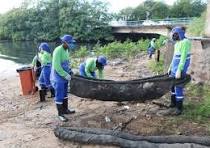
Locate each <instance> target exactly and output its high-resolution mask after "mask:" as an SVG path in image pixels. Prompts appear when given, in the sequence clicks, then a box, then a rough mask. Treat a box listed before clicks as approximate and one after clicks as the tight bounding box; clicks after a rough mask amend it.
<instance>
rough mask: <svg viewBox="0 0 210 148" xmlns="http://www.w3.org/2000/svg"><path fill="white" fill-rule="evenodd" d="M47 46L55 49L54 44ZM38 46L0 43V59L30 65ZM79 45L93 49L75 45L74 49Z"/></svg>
mask: <svg viewBox="0 0 210 148" xmlns="http://www.w3.org/2000/svg"><path fill="white" fill-rule="evenodd" d="M49 44H50V47H51V48H52V49H54V48H55V43H53V42H52V43H49ZM38 45H39V43H35V42H32V41H27V42H0V59H5V60H10V61H13V62H15V63H17V64H30V63H31V62H32V59H33V57H34V55H35V54H36V52H37V49H38ZM81 45H85V46H87V48H88V49H91V48H92V47H93V44H77V46H76V47H77V48H79V47H80V46H81ZM2 62H3V61H2V60H1V63H2Z"/></svg>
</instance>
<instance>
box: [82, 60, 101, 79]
mask: <svg viewBox="0 0 210 148" xmlns="http://www.w3.org/2000/svg"><path fill="white" fill-rule="evenodd" d="M96 60H97V59H96V58H89V59H87V60H86V62H85V73H86V75H87V77H92V75H91V72H95V71H96V70H98V78H99V79H103V78H104V75H103V70H99V69H98V68H97V67H96Z"/></svg>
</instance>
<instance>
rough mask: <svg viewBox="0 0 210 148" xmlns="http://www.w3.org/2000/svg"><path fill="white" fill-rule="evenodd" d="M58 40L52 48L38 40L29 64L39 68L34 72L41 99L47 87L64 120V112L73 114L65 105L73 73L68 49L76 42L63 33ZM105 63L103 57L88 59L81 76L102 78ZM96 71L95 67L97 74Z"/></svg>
mask: <svg viewBox="0 0 210 148" xmlns="http://www.w3.org/2000/svg"><path fill="white" fill-rule="evenodd" d="M60 39H61V42H60V45H58V46H57V47H56V48H55V49H54V51H52V50H51V48H50V46H49V45H48V44H47V43H45V42H44V43H41V44H40V46H39V51H38V54H37V55H36V56H35V57H34V60H33V62H32V64H33V66H34V69H35V71H37V72H39V71H40V74H37V76H38V82H39V86H40V89H39V94H40V101H44V100H45V96H46V93H47V90H50V92H51V97H54V101H55V104H56V108H57V111H58V117H59V119H60V120H61V121H64V122H65V121H68V119H67V118H66V117H65V114H71V113H75V110H74V109H72V108H68V85H69V82H70V80H71V76H72V74H73V72H72V70H71V66H70V59H69V49H73V48H74V47H75V43H76V41H75V40H74V39H73V37H72V36H71V35H64V36H63V37H61V38H60ZM37 63H40V64H37ZM105 65H107V59H106V57H105V56H98V57H96V58H89V59H87V60H86V61H85V62H84V63H81V64H80V67H79V70H80V75H81V76H83V77H90V78H99V79H103V69H104V66H105ZM38 66H39V67H38ZM96 70H98V75H97V74H96Z"/></svg>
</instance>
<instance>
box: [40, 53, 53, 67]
mask: <svg viewBox="0 0 210 148" xmlns="http://www.w3.org/2000/svg"><path fill="white" fill-rule="evenodd" d="M39 58H40V62H41V64H42V66H46V65H48V64H51V63H52V56H51V54H50V53H48V52H46V51H41V54H40V55H39Z"/></svg>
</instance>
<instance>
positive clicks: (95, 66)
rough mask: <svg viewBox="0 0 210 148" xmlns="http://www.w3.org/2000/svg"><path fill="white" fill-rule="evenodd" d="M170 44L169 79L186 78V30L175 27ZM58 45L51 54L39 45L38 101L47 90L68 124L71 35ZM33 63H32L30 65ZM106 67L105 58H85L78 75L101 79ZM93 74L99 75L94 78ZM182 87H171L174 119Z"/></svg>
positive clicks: (189, 46) (150, 54) (188, 59)
mask: <svg viewBox="0 0 210 148" xmlns="http://www.w3.org/2000/svg"><path fill="white" fill-rule="evenodd" d="M171 36H172V40H173V41H175V42H176V43H175V45H174V47H175V50H174V56H173V59H172V62H171V65H170V67H169V70H168V74H169V75H170V76H171V77H174V78H176V79H180V78H182V77H184V76H185V75H186V72H187V69H188V67H189V64H190V49H191V43H190V41H189V40H188V39H187V38H186V37H185V30H184V29H183V28H182V27H175V28H173V29H172V31H171ZM60 39H61V43H60V45H58V46H57V47H56V48H55V49H54V51H52V50H51V48H50V47H49V45H48V44H47V43H41V44H40V46H39V53H38V54H37V56H36V57H35V59H36V60H37V61H40V63H41V68H40V69H37V70H40V71H41V74H40V76H39V79H38V80H39V85H40V90H39V93H40V100H41V101H42V100H44V98H45V95H46V91H47V90H50V91H51V95H52V97H54V100H55V104H56V107H57V111H58V117H59V119H60V120H61V121H64V122H65V121H68V119H67V118H66V117H65V114H71V113H75V110H74V109H72V108H71V109H70V108H68V94H67V92H68V84H69V82H70V80H71V76H72V74H73V72H72V70H71V67H70V59H69V51H68V50H69V49H73V48H74V47H75V40H74V39H73V37H72V36H71V35H64V36H63V37H61V38H60ZM154 42H155V39H153V40H152V42H151V47H150V50H149V57H150V58H151V56H152V54H153V52H154V48H155V47H154V46H155V45H154ZM33 63H34V62H33ZM106 65H107V59H106V57H105V56H98V57H96V58H88V59H87V60H86V61H85V62H84V63H81V64H80V66H79V72H80V75H81V76H83V77H90V78H99V79H103V78H104V76H103V70H104V66H106ZM96 70H97V71H98V74H96ZM183 100H184V94H183V86H173V87H172V89H171V104H170V107H171V108H175V109H176V110H175V113H174V114H175V115H180V114H181V113H182V110H183Z"/></svg>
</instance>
